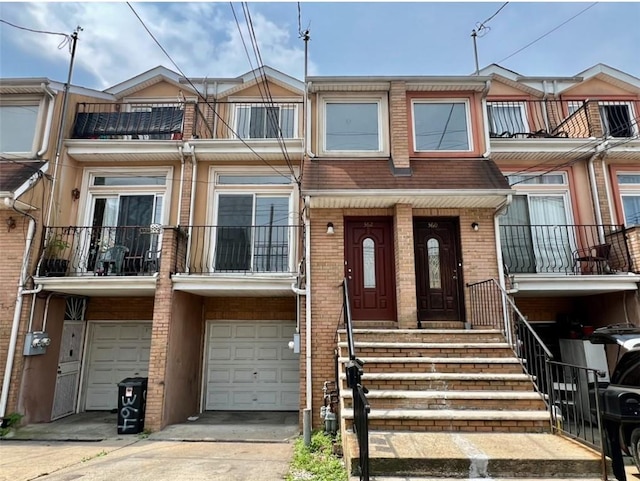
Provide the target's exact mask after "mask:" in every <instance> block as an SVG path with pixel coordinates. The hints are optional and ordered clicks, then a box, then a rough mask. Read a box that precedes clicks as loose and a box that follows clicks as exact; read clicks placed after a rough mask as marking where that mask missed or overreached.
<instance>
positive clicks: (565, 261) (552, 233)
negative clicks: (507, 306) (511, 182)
mask: <svg viewBox="0 0 640 481" xmlns="http://www.w3.org/2000/svg"><path fill="white" fill-rule="evenodd" d="M529 216H530V217H531V225H532V227H531V229H532V232H531V238H532V241H533V247H534V252H535V259H536V272H548V273H560V272H561V273H566V272H568V271H570V270H571V269H572V261H571V250H572V248H571V244H572V243H571V241H570V239H569V227H568V225H567V211H566V209H565V203H564V197H563V196H561V195H535V196H534V195H531V196H529Z"/></svg>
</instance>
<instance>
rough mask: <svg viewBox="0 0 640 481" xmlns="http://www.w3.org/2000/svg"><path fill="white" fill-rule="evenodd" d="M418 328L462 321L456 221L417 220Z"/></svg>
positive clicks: (415, 229)
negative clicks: (424, 323) (424, 322)
mask: <svg viewBox="0 0 640 481" xmlns="http://www.w3.org/2000/svg"><path fill="white" fill-rule="evenodd" d="M413 238H414V244H415V259H416V290H417V293H416V294H417V301H418V324H420V323H421V322H423V321H458V320H462V319H463V317H462V314H463V313H462V309H461V305H460V301H461V299H462V295H461V292H460V286H461V285H462V279H461V277H462V268H461V264H460V258H459V249H458V222H457V220H456V219H438V218H434V219H415V220H414V230H413Z"/></svg>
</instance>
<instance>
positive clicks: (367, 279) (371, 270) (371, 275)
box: [362, 237, 376, 288]
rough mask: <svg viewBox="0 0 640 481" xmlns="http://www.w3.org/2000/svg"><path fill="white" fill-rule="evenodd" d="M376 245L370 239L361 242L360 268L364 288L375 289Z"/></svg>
mask: <svg viewBox="0 0 640 481" xmlns="http://www.w3.org/2000/svg"><path fill="white" fill-rule="evenodd" d="M375 249H376V244H375V242H374V241H373V239H372V238H370V237H367V238H366V239H365V240H363V241H362V266H363V271H364V287H365V288H375V287H376V250H375Z"/></svg>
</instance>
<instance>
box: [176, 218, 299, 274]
mask: <svg viewBox="0 0 640 481" xmlns="http://www.w3.org/2000/svg"><path fill="white" fill-rule="evenodd" d="M297 230H298V226H295V225H266V226H193V227H191V229H190V231H191V244H190V250H189V255H188V257H187V262H186V265H185V269H178V272H189V273H191V274H220V273H225V274H228V273H240V274H249V273H254V274H279V273H292V272H294V271H295V261H294V259H293V252H294V249H293V248H292V246H294V245H295V242H297Z"/></svg>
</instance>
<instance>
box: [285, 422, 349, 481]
mask: <svg viewBox="0 0 640 481" xmlns="http://www.w3.org/2000/svg"><path fill="white" fill-rule="evenodd" d="M333 445H334V438H333V437H332V436H330V435H328V434H326V433H324V432H322V431H316V432H315V433H313V435H312V436H311V444H310V445H309V446H305V445H304V440H303V438H301V437H300V438H298V439H296V442H295V445H294V449H293V461H292V462H291V466H290V467H289V474H287V477H286V480H287V481H347V469H346V468H345V466H344V463H343V461H342V459H341V458H339V457H338V456H336V455H335V454H333V453H334V448H333Z"/></svg>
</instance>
